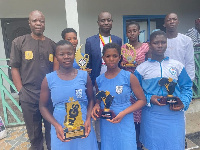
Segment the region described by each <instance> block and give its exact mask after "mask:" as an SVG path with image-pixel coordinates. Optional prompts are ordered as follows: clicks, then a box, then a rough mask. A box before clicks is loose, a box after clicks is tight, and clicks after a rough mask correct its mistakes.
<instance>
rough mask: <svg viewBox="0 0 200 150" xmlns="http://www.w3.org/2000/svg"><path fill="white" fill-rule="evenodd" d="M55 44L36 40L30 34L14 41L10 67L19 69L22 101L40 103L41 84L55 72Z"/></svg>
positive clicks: (49, 41) (46, 39) (48, 40)
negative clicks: (47, 75) (47, 76)
mask: <svg viewBox="0 0 200 150" xmlns="http://www.w3.org/2000/svg"><path fill="white" fill-rule="evenodd" d="M54 53H55V43H54V42H53V41H52V40H50V39H49V38H47V37H45V40H35V39H33V38H32V37H31V35H30V34H27V35H24V36H20V37H18V38H16V39H14V40H13V42H12V47H11V54H10V66H11V67H14V68H19V71H20V76H21V80H22V86H23V87H22V90H21V91H20V100H22V101H26V102H31V103H38V101H39V96H40V89H41V83H42V81H43V79H44V77H45V75H46V74H47V73H50V72H52V71H53V57H54Z"/></svg>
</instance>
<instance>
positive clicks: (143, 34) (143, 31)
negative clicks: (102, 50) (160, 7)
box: [123, 15, 165, 43]
mask: <svg viewBox="0 0 200 150" xmlns="http://www.w3.org/2000/svg"><path fill="white" fill-rule="evenodd" d="M164 18H165V15H134V16H132V15H130V16H123V38H124V43H127V42H128V38H127V37H126V24H127V23H128V22H131V21H136V22H138V23H139V25H140V35H139V40H140V42H148V41H149V38H150V34H151V33H152V31H153V30H155V29H160V30H162V31H165V28H164V27H163V24H164Z"/></svg>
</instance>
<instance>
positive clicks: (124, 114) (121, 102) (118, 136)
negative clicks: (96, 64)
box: [92, 43, 146, 150]
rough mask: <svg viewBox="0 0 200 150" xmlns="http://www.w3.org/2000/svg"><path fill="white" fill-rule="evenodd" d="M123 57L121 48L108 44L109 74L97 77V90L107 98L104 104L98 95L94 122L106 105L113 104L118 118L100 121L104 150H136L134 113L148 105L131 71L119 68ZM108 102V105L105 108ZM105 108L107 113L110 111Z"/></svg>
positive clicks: (106, 51) (106, 52)
mask: <svg viewBox="0 0 200 150" xmlns="http://www.w3.org/2000/svg"><path fill="white" fill-rule="evenodd" d="M120 57H121V48H120V46H119V45H117V44H115V43H108V44H106V45H105V46H104V47H103V59H104V61H105V63H106V66H107V71H106V72H105V73H104V74H102V75H100V76H99V77H97V79H96V89H97V91H99V92H100V93H103V94H102V95H104V96H102V98H101V99H102V101H101V99H99V98H98V97H100V96H99V94H98V93H99V92H98V93H97V95H98V96H97V98H98V99H97V101H96V104H95V106H94V108H93V110H92V117H93V118H94V119H96V117H101V116H100V115H99V112H100V111H101V109H103V108H104V107H105V106H106V105H110V108H109V109H110V111H112V112H113V113H114V114H115V115H114V116H113V118H111V119H101V121H100V132H101V134H100V135H101V150H125V149H135V150H136V149H137V146H136V136H135V126H134V121H133V113H132V112H133V111H135V110H138V109H140V108H142V107H143V106H144V105H145V104H146V100H145V96H144V93H143V90H142V88H141V86H140V84H139V82H138V80H137V78H136V77H135V76H134V75H133V74H132V73H131V72H129V71H125V70H122V69H120V68H119V67H118V63H119V61H120ZM102 91H103V92H102ZM131 91H133V92H134V94H135V96H136V97H137V102H136V103H135V104H131V102H130V95H131ZM108 97H109V98H108ZM109 100H112V102H110V101H109ZM105 103H107V104H106V105H105ZM106 109H107V110H108V108H106ZM104 110H105V109H104ZM103 118H105V115H104V116H103Z"/></svg>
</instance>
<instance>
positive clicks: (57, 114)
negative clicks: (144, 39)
mask: <svg viewBox="0 0 200 150" xmlns="http://www.w3.org/2000/svg"><path fill="white" fill-rule="evenodd" d="M112 22H113V20H112V16H111V14H110V13H109V12H101V13H100V14H99V15H98V21H97V23H98V26H99V32H98V34H96V35H94V36H91V37H89V38H87V40H86V44H85V53H86V54H88V55H89V63H88V66H87V67H88V68H89V69H91V72H87V71H84V70H81V69H80V67H79V65H78V64H77V63H76V61H75V53H76V48H77V44H78V40H77V32H76V31H75V30H74V29H73V28H66V29H64V30H63V31H62V33H61V36H62V38H63V40H60V41H59V42H58V43H56V44H55V43H54V42H53V41H52V40H50V39H49V38H47V37H46V36H44V34H43V32H44V29H45V17H44V15H43V14H42V12H40V11H38V10H35V11H33V12H31V13H30V15H29V26H30V28H31V31H32V32H31V34H28V35H24V36H20V37H18V38H16V39H14V41H13V42H12V48H11V55H10V66H11V72H12V78H13V82H14V84H15V86H16V88H17V90H18V91H19V101H20V104H21V107H22V112H23V117H24V121H25V125H26V128H27V132H28V137H29V139H30V142H31V149H32V150H42V149H44V147H43V134H42V120H43V122H44V126H45V140H46V144H47V149H53V150H57V149H59V150H60V149H76V150H79V149H80V150H82V149H88V150H97V149H98V146H99V145H98V144H97V143H100V144H101V145H100V147H99V148H101V149H102V150H124V149H127V150H129V149H133V150H142V147H143V146H144V147H145V148H147V149H149V150H157V149H163V150H174V149H176V150H183V149H184V148H185V120H184V111H185V110H187V109H188V107H189V104H190V101H191V99H192V80H194V77H195V73H194V71H195V69H194V49H193V43H192V40H191V38H189V37H187V36H185V35H183V34H180V33H178V32H177V26H178V24H179V21H178V16H177V14H175V13H170V14H168V15H167V16H166V18H165V21H164V26H165V27H166V33H165V32H163V31H160V30H159V31H155V32H153V33H152V34H151V36H150V42H149V43H140V42H139V40H138V36H139V34H140V25H139V24H138V23H137V22H130V23H128V24H127V26H126V35H127V37H128V39H129V44H130V45H132V46H133V47H134V48H135V51H136V59H135V61H136V62H135V66H134V67H126V66H125V65H126V64H127V63H128V60H127V57H125V54H126V53H127V51H123V50H121V49H122V48H124V49H126V45H122V39H121V38H119V37H117V36H115V35H111V33H110V31H111V28H112ZM199 22H200V21H199ZM82 55H83V54H82ZM130 55H132V56H133V57H134V55H135V54H134V53H133V52H130ZM145 60H146V61H145ZM162 78H168V79H169V80H170V79H171V80H172V81H173V82H174V83H176V84H177V85H176V87H175V91H174V92H173V96H175V97H176V99H177V103H176V104H170V105H168V104H163V103H162V102H161V100H162V99H163V98H164V97H165V96H167V95H168V92H167V88H166V87H165V86H160V85H159V81H160V80H161V79H162ZM170 82H171V81H170ZM98 91H108V92H109V93H110V95H111V96H112V97H114V99H113V102H112V105H111V106H110V109H111V110H112V111H113V112H114V114H115V115H116V116H114V117H113V118H112V119H99V118H100V116H99V113H98V112H99V111H100V109H103V108H104V103H103V101H101V100H100V99H96V98H95V93H97V92H98ZM71 97H73V98H74V100H75V101H78V102H79V103H80V106H81V112H82V119H83V121H84V127H85V137H84V138H76V139H71V140H64V139H65V138H64V131H63V128H64V127H65V126H64V120H65V116H66V108H65V103H68V102H70V98H71ZM92 118H93V119H94V121H93V122H94V125H92ZM93 126H94V128H93Z"/></svg>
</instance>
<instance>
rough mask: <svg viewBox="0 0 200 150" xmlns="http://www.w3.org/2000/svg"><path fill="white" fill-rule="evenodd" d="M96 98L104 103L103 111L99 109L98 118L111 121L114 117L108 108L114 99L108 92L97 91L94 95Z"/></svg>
mask: <svg viewBox="0 0 200 150" xmlns="http://www.w3.org/2000/svg"><path fill="white" fill-rule="evenodd" d="M96 98H97V99H98V100H102V101H103V103H104V109H101V110H100V111H99V114H98V115H99V116H100V117H101V118H102V119H112V118H114V117H115V114H114V112H113V111H112V110H110V106H111V104H112V101H113V99H114V97H113V96H111V95H110V92H109V91H105V92H104V91H99V92H98V93H97V94H96Z"/></svg>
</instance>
